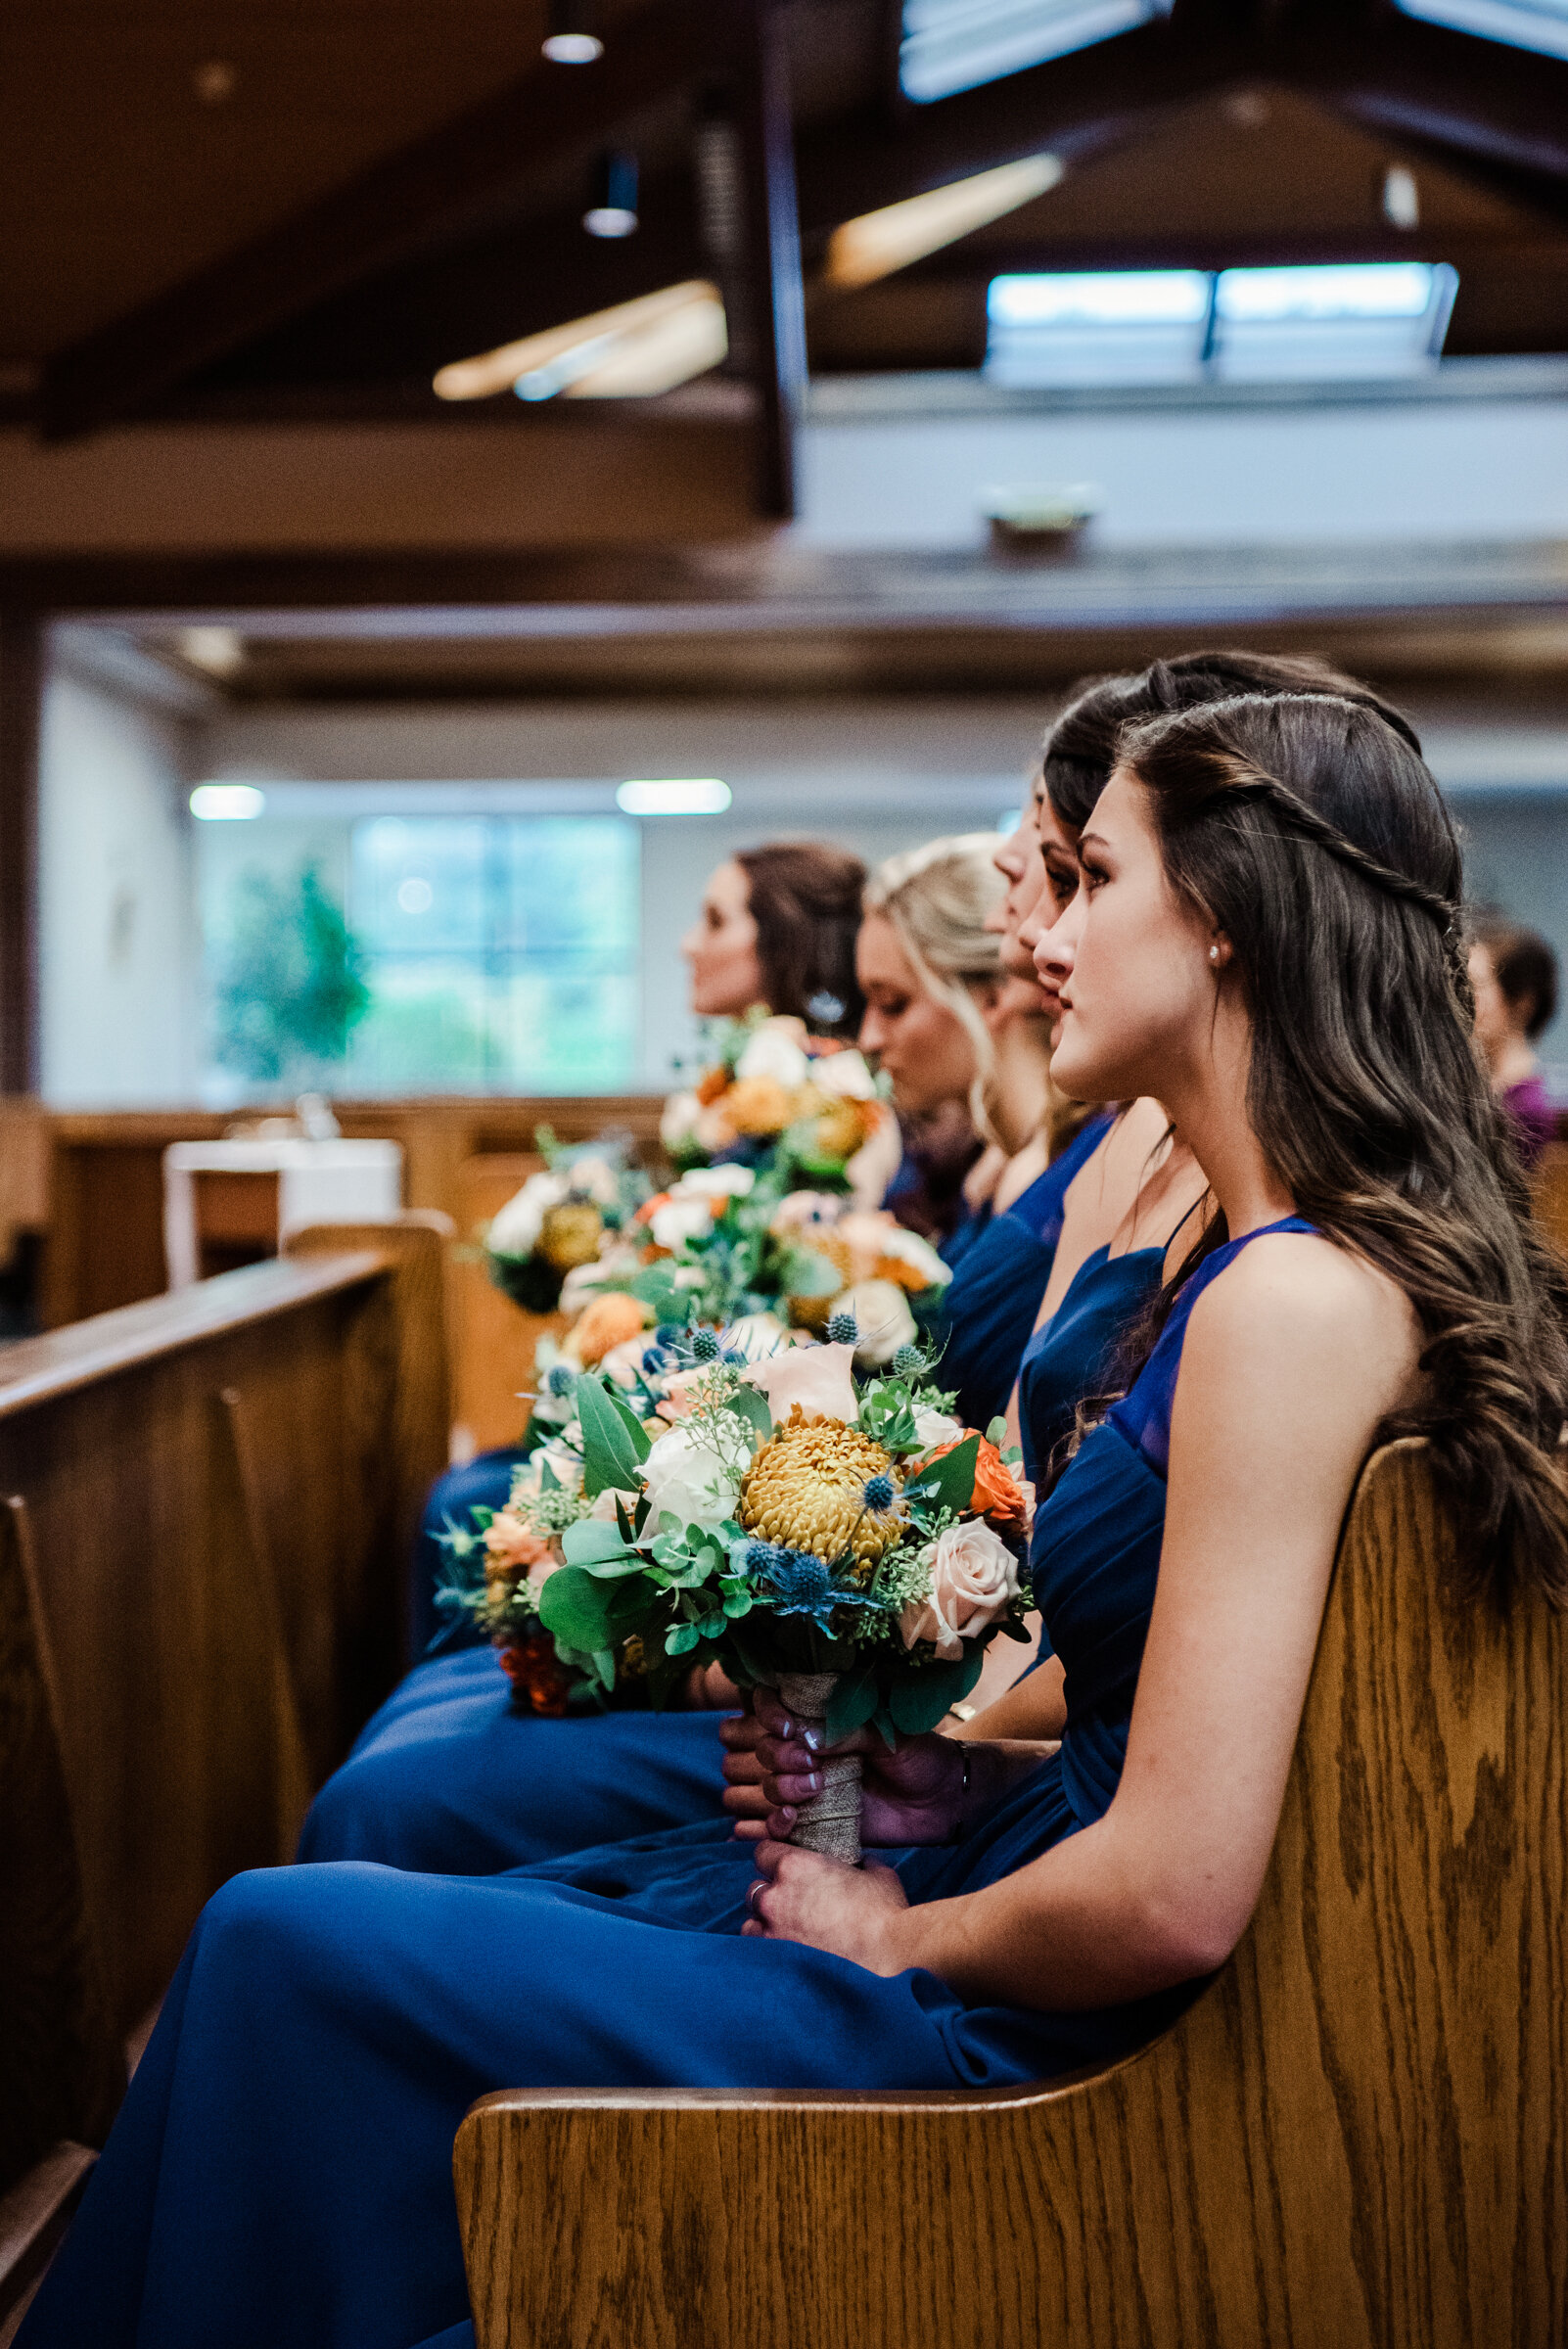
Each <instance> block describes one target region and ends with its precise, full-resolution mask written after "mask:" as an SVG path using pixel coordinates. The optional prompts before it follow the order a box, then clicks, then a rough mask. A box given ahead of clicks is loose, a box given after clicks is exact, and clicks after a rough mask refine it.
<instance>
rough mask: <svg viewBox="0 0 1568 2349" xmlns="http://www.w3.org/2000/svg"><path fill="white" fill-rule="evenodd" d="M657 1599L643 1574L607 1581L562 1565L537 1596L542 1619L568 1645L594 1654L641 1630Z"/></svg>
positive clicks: (549, 1630)
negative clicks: (597, 1650)
mask: <svg viewBox="0 0 1568 2349" xmlns="http://www.w3.org/2000/svg"><path fill="white" fill-rule="evenodd" d="M655 1598H656V1593H655V1591H654V1589H653V1587H652V1585H651V1584H650V1583H649V1582H648V1579H647V1577H646V1576H645V1575H635V1576H633V1575H627V1576H624V1577H623V1578H619V1579H617V1580H616V1581H613V1582H608V1581H605V1580H603V1579H601V1578H600V1577H599V1576H597V1575H594V1574H590V1573H589V1572H588V1570H587V1568H586V1567H583V1566H560V1567H558V1568H557V1569H556V1571H555V1573H554V1574H552V1575H551V1577H550V1579H549V1581H548V1582H547V1583H546V1584H545V1586H544V1589H543V1590H542V1591H541V1592H540V1594H539V1621H540V1622H541V1623H542V1624H543V1626H544V1628H545V1630H546V1631H547V1632H550V1633H552V1634H553V1635H554V1636H555V1637H556V1638H557V1639H558V1640H561V1641H563V1642H564V1643H565V1644H566V1646H568V1647H575V1648H576V1649H578V1650H579V1651H580V1652H581V1653H582V1654H584V1655H592V1654H593V1653H594V1651H595V1650H596V1649H598V1648H603V1647H614V1646H616V1645H617V1643H618V1642H619V1641H620V1640H622V1639H624V1638H627V1637H628V1636H629V1635H630V1634H631V1633H633V1632H635V1631H637V1630H638V1629H639V1628H640V1626H641V1625H642V1624H643V1623H644V1622H645V1621H646V1620H647V1617H648V1614H649V1611H650V1609H651V1607H652V1605H653V1604H654V1602H655Z"/></svg>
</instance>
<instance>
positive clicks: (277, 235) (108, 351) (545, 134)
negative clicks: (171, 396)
mask: <svg viewBox="0 0 1568 2349" xmlns="http://www.w3.org/2000/svg"><path fill="white" fill-rule="evenodd" d="M736 23H737V12H736V11H735V9H734V8H733V7H732V6H731V5H729V4H728V0H650V5H649V6H648V7H646V8H645V9H643V10H641V11H640V12H639V13H638V14H637V15H635V16H633V17H628V18H627V19H625V20H624V21H623V23H620V24H618V26H617V29H616V36H615V38H614V40H613V41H611V42H610V43H609V44H608V45H607V47H606V50H605V54H604V56H603V57H602V58H601V59H600V60H599V62H598V64H597V65H594V66H588V67H573V68H562V67H555V66H550V65H547V64H545V63H543V62H542V61H541V62H540V63H539V64H537V65H536V66H533V67H531V68H530V70H529V71H528V72H526V73H525V74H523V75H521V76H520V77H519V79H518V80H516V81H515V82H513V83H511V84H510V85H509V86H508V87H507V88H505V89H503V90H501V91H498V92H497V93H496V94H495V95H494V96H493V97H490V98H487V99H485V100H484V101H483V102H482V103H481V104H480V105H478V106H474V107H471V108H469V109H468V110H467V111H466V112H465V113H464V114H462V115H458V116H456V117H455V118H454V119H453V120H452V121H450V122H447V123H445V124H443V125H442V126H441V128H440V129H439V130H438V131H436V132H434V133H433V134H431V135H430V136H428V137H426V138H423V139H420V140H418V141H416V142H415V143H414V144H413V145H411V146H409V147H405V148H403V149H402V150H400V151H399V152H398V153H397V154H395V155H392V156H389V157H387V158H385V159H384V160H383V161H381V162H379V163H376V164H373V165H372V166H371V168H370V169H369V170H368V171H366V172H363V173H361V174H360V176H359V177H358V178H356V179H354V180H352V181H350V182H348V183H347V184H346V186H344V187H341V188H337V189H334V190H333V191H331V192H330V193H329V194H328V195H326V196H324V197H322V198H321V199H319V201H317V202H316V203H314V204H312V205H310V206H308V207H306V208H305V209H304V210H303V211H301V212H299V213H297V214H296V215H295V216H294V217H293V218H292V219H290V220H287V221H285V222H283V223H282V224H281V225H279V226H278V227H276V228H274V229H271V230H268V231H266V232H265V233H263V234H262V235H261V236H259V237H256V238H254V240H252V242H250V243H249V244H247V245H245V246H242V247H241V248H240V249H239V250H238V251H237V252H235V253H229V254H226V255H225V256H224V257H223V258H222V259H221V260H219V261H217V262H214V263H213V264H212V265H211V266H210V267H208V268H207V269H204V270H201V271H199V272H198V273H197V274H196V275H195V276H194V277H190V278H187V279H186V280H184V281H183V282H182V283H181V284H179V285H177V286H173V287H171V288H169V289H168V290H167V291H166V292H165V293H163V294H161V295H159V296H157V297H155V298H154V299H153V300H151V301H149V302H147V303H144V304H143V305H142V306H141V307H140V308H139V309H137V310H134V311H132V312H131V313H130V314H129V315H128V316H126V317H124V318H121V319H119V320H118V321H117V322H115V324H113V325H111V326H109V327H106V328H105V329H103V330H102V332H100V333H98V334H95V335H91V336H88V337H87V338H86V339H85V340H84V341H82V342H80V343H78V344H76V345H73V346H72V347H71V348H69V349H68V350H65V351H62V352H61V353H59V354H58V355H57V356H56V357H55V358H54V359H53V360H52V361H51V363H50V365H49V366H48V368H47V370H46V372H45V377H44V386H43V394H42V401H41V408H42V419H43V427H44V431H45V433H46V434H47V435H48V436H49V437H50V438H57V439H60V438H70V437H72V436H74V435H79V434H81V433H85V432H90V431H92V430H94V429H95V428H97V427H99V426H101V425H105V424H110V423H114V422H116V421H118V420H119V419H121V418H123V417H125V416H129V415H134V414H137V413H139V412H141V411H143V410H145V409H146V408H148V407H149V406H150V405H151V404H152V403H154V402H155V401H156V400H157V399H158V398H159V397H160V396H161V394H162V393H164V392H166V391H169V390H170V389H172V388H173V387H174V386H175V385H177V384H180V383H182V382H183V381H185V379H186V378H187V377H189V376H191V375H192V374H194V373H195V372H196V371H197V370H198V369H199V368H201V367H203V366H205V365H207V364H208V363H209V362H211V361H213V360H216V359H219V358H221V357H222V356H223V355H224V354H225V352H227V351H230V350H233V349H235V348H236V347H237V346H238V345H241V344H244V343H246V342H249V341H250V340H252V339H253V338H254V337H255V336H258V335H261V334H264V333H265V332H266V331H267V330H268V329H269V328H271V327H273V326H276V325H277V324H278V323H279V322H280V321H281V320H283V319H286V318H292V317H296V316H298V315H299V313H300V311H301V310H303V309H306V308H308V307H309V306H310V305H311V304H312V303H314V302H317V301H321V300H325V299H328V298H329V297H331V296H332V295H334V294H336V293H338V292H340V291H341V290H342V289H343V288H344V287H346V286H351V285H353V284H355V283H357V282H358V281H359V280H360V279H362V278H364V277H366V276H368V275H370V274H371V273H372V272H374V271H377V270H380V269H385V268H389V267H391V266H392V265H393V264H395V263H396V262H398V261H402V260H406V259H410V258H413V257H415V256H417V255H418V254H420V253H433V252H436V251H438V250H440V249H441V248H443V247H449V246H451V245H453V244H455V243H457V242H459V241H460V240H461V239H462V238H464V237H465V236H471V235H475V234H478V233H482V232H483V231H484V230H485V229H486V228H489V227H492V226H493V225H494V224H495V222H496V221H497V219H499V218H501V217H504V216H505V215H506V214H507V213H508V212H509V211H510V212H513V213H516V212H518V211H520V210H522V209H523V208H524V206H525V204H526V201H527V197H528V194H529V191H530V188H531V187H535V186H537V184H538V182H539V179H540V177H541V176H542V175H543V174H544V173H546V172H547V171H549V170H551V169H554V168H559V167H560V166H562V165H563V164H567V163H570V162H571V161H574V160H575V159H576V158H578V157H587V156H589V155H591V154H593V153H594V152H595V151H596V150H597V149H598V148H599V147H600V146H601V145H602V144H603V142H604V141H605V139H606V137H607V136H608V135H609V134H610V133H611V132H612V131H613V130H614V128H615V127H616V126H617V125H618V124H619V123H620V122H622V121H623V120H625V119H626V118H627V117H628V116H630V115H635V114H638V113H640V112H643V111H645V110H646V109H647V108H648V107H649V106H650V105H651V104H653V103H655V102H656V101H657V100H658V99H659V98H660V97H661V96H663V95H667V94H669V93H673V92H677V91H680V90H683V89H686V88H688V87H690V86H692V85H693V84H694V83H695V82H696V81H698V80H699V79H700V78H703V77H706V76H710V75H718V76H722V75H723V74H724V73H725V72H726V70H727V71H730V72H733V70H734V69H735V65H736V58H735V32H736Z"/></svg>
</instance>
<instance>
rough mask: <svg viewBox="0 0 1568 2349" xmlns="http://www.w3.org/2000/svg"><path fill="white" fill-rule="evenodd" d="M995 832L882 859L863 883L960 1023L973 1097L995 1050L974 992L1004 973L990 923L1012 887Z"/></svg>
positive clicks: (912, 962)
mask: <svg viewBox="0 0 1568 2349" xmlns="http://www.w3.org/2000/svg"><path fill="white" fill-rule="evenodd" d="M1000 847H1001V835H1000V833H997V832H957V833H954V834H952V835H951V836H950V837H949V838H948V839H946V840H928V841H927V842H926V844H925V846H924V847H923V848H919V849H906V850H904V851H903V852H902V853H901V854H900V855H898V856H888V857H885V858H884V859H883V861H882V863H881V864H879V865H878V866H877V868H876V871H875V872H874V873H873V874H872V876H871V878H870V880H869V881H868V882H867V883H866V887H865V897H864V899H863V903H864V907H865V910H866V912H867V913H879V914H880V915H881V916H882V918H883V920H884V921H885V922H888V923H890V924H891V925H892V927H893V930H894V932H895V934H896V935H897V937H898V941H899V945H900V946H901V947H902V948H903V951H904V953H905V955H906V956H907V957H908V961H909V966H910V968H911V969H912V970H913V972H914V974H915V977H916V978H917V979H918V980H919V982H920V985H921V987H922V989H923V990H925V992H926V993H927V994H928V995H930V996H931V997H932V998H933V1000H934V1001H936V1002H938V1003H941V1004H944V1005H945V1007H946V1009H947V1010H948V1011H950V1012H951V1013H952V1015H953V1017H954V1018H955V1019H956V1020H958V1021H959V1022H960V1023H961V1025H962V1027H963V1029H964V1032H965V1034H966V1035H967V1036H968V1037H969V1039H970V1041H971V1042H972V1043H973V1045H974V1047H975V1066H976V1070H977V1072H978V1073H977V1076H976V1080H975V1088H976V1097H977V1098H979V1097H981V1088H983V1086H984V1085H985V1082H986V1080H987V1079H988V1077H989V1076H990V1074H991V1071H992V1064H993V1062H994V1059H995V1053H994V1050H993V1047H992V1040H991V1031H990V1030H989V1029H988V1028H987V1026H986V1023H985V1021H984V1019H983V1018H982V1017H981V1011H980V1005H979V1004H978V1003H977V1002H976V1000H975V992H974V990H975V989H976V988H977V987H980V986H984V985H985V983H986V982H987V981H988V980H996V979H999V978H1000V977H1001V976H1002V966H1001V946H1002V942H1001V939H1000V936H999V935H998V934H997V932H995V931H994V930H988V929H987V928H986V918H987V916H988V915H989V914H991V913H992V912H993V911H994V909H995V907H996V906H997V905H998V904H999V902H1000V901H1001V898H1002V897H1003V896H1004V895H1005V893H1006V888H1007V884H1006V883H1005V881H1004V880H1003V879H1002V877H1001V875H1000V873H998V872H997V870H996V867H995V865H994V864H993V863H992V858H993V857H994V855H995V853H996V852H997V850H998V849H999V848H1000Z"/></svg>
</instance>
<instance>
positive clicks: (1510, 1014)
mask: <svg viewBox="0 0 1568 2349" xmlns="http://www.w3.org/2000/svg"><path fill="white" fill-rule="evenodd" d="M1470 987H1471V990H1472V992H1473V993H1474V995H1475V1040H1476V1042H1477V1043H1478V1044H1479V1045H1480V1047H1481V1057H1482V1058H1483V1060H1484V1061H1485V1062H1486V1064H1487V1066H1488V1068H1492V1069H1495V1068H1496V1067H1497V1065H1498V1063H1499V1060H1500V1059H1501V1058H1502V1056H1503V1054H1504V1052H1506V1050H1507V1049H1508V1046H1509V1045H1510V1044H1511V1043H1513V1042H1514V1040H1515V1039H1516V1038H1517V1037H1519V1036H1523V1034H1524V1015H1525V1014H1526V1012H1528V1010H1529V1009H1530V1005H1529V1002H1528V1001H1526V1002H1524V1003H1519V1004H1513V1003H1510V1002H1509V1001H1508V998H1507V996H1506V995H1505V994H1504V993H1503V991H1502V989H1501V987H1500V985H1499V980H1498V974H1497V970H1496V967H1495V966H1494V964H1493V960H1492V952H1491V949H1490V947H1487V946H1483V945H1481V944H1476V945H1473V946H1472V947H1471V948H1470Z"/></svg>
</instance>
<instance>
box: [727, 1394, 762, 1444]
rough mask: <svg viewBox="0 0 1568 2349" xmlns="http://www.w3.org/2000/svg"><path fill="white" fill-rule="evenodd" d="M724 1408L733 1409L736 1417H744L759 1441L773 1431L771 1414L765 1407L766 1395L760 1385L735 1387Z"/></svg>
mask: <svg viewBox="0 0 1568 2349" xmlns="http://www.w3.org/2000/svg"><path fill="white" fill-rule="evenodd" d="M724 1408H725V1410H726V1411H733V1412H734V1414H735V1416H736V1418H737V1419H744V1420H745V1421H746V1422H747V1423H748V1425H749V1426H751V1427H752V1428H753V1429H755V1431H756V1433H757V1436H758V1438H759V1440H760V1441H761V1443H763V1444H765V1443H766V1442H767V1439H768V1437H769V1436H770V1435H771V1434H772V1432H773V1414H772V1412H771V1411H770V1410H769V1409H768V1407H767V1397H766V1396H765V1395H764V1394H763V1393H762V1390H761V1387H746V1386H741V1387H737V1388H736V1389H735V1392H734V1394H733V1395H732V1396H731V1397H730V1398H729V1401H728V1402H727V1403H726V1404H725V1405H724Z"/></svg>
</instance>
